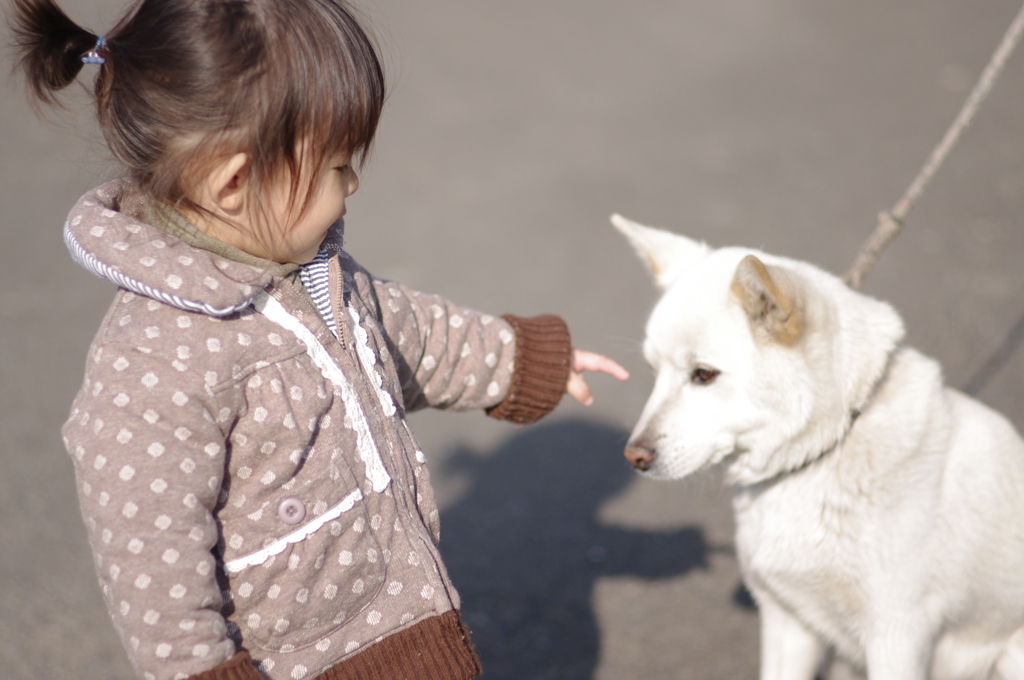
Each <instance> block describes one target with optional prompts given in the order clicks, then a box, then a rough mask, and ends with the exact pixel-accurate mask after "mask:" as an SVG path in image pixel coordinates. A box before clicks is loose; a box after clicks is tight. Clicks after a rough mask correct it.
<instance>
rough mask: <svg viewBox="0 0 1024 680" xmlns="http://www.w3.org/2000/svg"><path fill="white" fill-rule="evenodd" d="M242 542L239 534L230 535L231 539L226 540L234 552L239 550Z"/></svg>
mask: <svg viewBox="0 0 1024 680" xmlns="http://www.w3.org/2000/svg"><path fill="white" fill-rule="evenodd" d="M244 542H245V541H244V539H243V538H242V537H241V536H240V535H239V534H231V538H230V539H228V545H230V546H231V547H232V548H234V549H235V550H238V549H239V548H241V547H242V544H243V543H244Z"/></svg>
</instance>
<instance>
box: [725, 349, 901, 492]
mask: <svg viewBox="0 0 1024 680" xmlns="http://www.w3.org/2000/svg"><path fill="white" fill-rule="evenodd" d="M902 350H903V345H902V344H897V345H895V346H894V347H893V348H892V349H891V350H890V351H889V353H888V355H887V356H886V362H885V364H884V365H883V368H882V372H881V373H880V374H879V375H878V377H877V378H876V379H874V381H873V382H872V383H871V385H870V387H869V389H868V390H867V393H866V395H865V396H864V397H862V399H861V400H860V401H859V403H858V405H857V406H856V407H853V408H851V409H850V410H849V412H848V415H847V419H846V422H845V425H844V427H843V429H842V431H841V432H840V433H839V435H838V436H837V437H836V438H835V439H834V440H833V441H831V443H829V444H827V445H825V447H823V448H821V449H819V450H817V452H816V453H814V454H811V455H810V456H807V457H805V458H803V460H802V461H800V462H799V463H797V464H796V465H794V466H793V467H788V468H784V469H781V470H777V471H775V472H774V473H770V474H769V475H767V476H765V477H762V478H760V479H757V480H754V481H752V482H748V483H744V482H741V481H740V482H738V485H740V486H754V485H758V486H762V485H770V484H772V483H773V482H774V481H777V480H778V479H780V478H781V477H784V476H787V475H792V474H795V473H798V472H800V471H802V470H805V469H807V468H809V467H811V466H812V465H815V464H816V463H819V462H820V461H822V460H823V459H825V458H827V457H828V456H829V455H830V454H833V453H834V452H835V451H836V450H838V449H840V448H841V447H842V444H843V442H844V441H846V439H847V437H849V436H850V432H851V430H852V429H853V426H854V424H856V422H857V420H858V419H859V418H860V417H861V416H862V415H863V414H864V413H865V412H866V411H867V410H868V409H870V408H871V405H872V402H873V401H874V398H876V397H877V396H878V394H879V392H881V391H882V388H883V387H884V386H885V384H886V382H887V381H888V380H889V376H890V375H891V373H892V369H893V365H894V364H895V362H896V357H897V355H898V354H899V353H900V351H902Z"/></svg>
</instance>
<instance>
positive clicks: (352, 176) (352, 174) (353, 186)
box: [348, 169, 359, 196]
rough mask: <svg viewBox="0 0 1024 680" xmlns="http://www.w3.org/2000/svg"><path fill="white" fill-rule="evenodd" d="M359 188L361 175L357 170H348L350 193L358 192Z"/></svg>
mask: <svg viewBox="0 0 1024 680" xmlns="http://www.w3.org/2000/svg"><path fill="white" fill-rule="evenodd" d="M358 188H359V175H357V174H356V171H355V170H351V169H350V170H349V171H348V195H349V196H351V195H352V194H354V193H356V190H357V189H358Z"/></svg>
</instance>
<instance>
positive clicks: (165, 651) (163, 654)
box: [156, 642, 172, 659]
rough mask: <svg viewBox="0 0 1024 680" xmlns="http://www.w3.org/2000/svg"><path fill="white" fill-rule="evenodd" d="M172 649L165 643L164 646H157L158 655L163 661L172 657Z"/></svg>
mask: <svg viewBox="0 0 1024 680" xmlns="http://www.w3.org/2000/svg"><path fill="white" fill-rule="evenodd" d="M171 650H172V647H171V646H170V645H169V644H167V643H166V642H164V643H163V644H160V645H157V648H156V655H157V656H158V657H160V658H161V659H166V658H167V657H169V656H170V655H171Z"/></svg>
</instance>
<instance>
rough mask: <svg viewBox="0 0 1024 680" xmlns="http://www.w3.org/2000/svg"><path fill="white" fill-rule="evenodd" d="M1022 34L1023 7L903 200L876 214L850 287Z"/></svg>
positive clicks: (888, 238)
mask: <svg viewBox="0 0 1024 680" xmlns="http://www.w3.org/2000/svg"><path fill="white" fill-rule="evenodd" d="M1022 33H1024V6H1021V8H1020V11H1019V12H1018V13H1017V16H1016V17H1015V18H1014V20H1013V23H1011V24H1010V28H1009V29H1007V31H1006V34H1005V35H1004V36H1003V40H1002V42H1001V43H999V47H997V48H996V51H995V52H994V53H993V54H992V58H991V59H990V60H989V62H988V66H986V67H985V70H984V71H982V74H981V77H980V78H979V79H978V82H977V84H976V85H975V86H974V89H973V90H971V94H970V95H968V97H967V101H966V102H964V105H963V107H962V108H961V109H960V113H959V114H958V115H957V117H956V119H954V121H953V124H952V125H951V126H950V127H949V129H948V130H946V134H945V136H944V137H943V138H942V141H940V142H939V145H938V146H936V147H935V149H934V150H933V151H932V153H931V156H929V157H928V161H927V162H926V163H925V164H924V167H923V168H921V171H920V172H919V173H918V174H917V177H915V178H914V181H913V182H912V183H911V185H910V187H909V188H908V189H907V191H906V193H904V194H903V197H902V198H900V200H899V201H898V202H897V203H896V205H895V206H894V207H893V208H892V210H884V211H882V212H881V213H880V214H879V215H878V226H876V227H875V231H874V232H873V233H872V234H871V237H870V238H869V239H868V241H867V243H865V244H864V247H863V248H861V251H860V253H858V255H857V258H856V259H855V260H854V262H853V266H852V267H851V268H850V271H849V272H847V274H846V282H847V283H849V284H850V286H852V287H853V288H856V289H860V287H861V285H862V284H863V283H864V277H865V276H867V273H868V270H870V269H871V267H872V266H874V264H875V261H876V260H877V259H878V256H879V255H881V254H882V251H883V250H885V248H886V246H888V245H889V243H891V242H892V240H893V239H895V238H896V236H897V235H898V234H899V233H900V230H901V229H902V228H903V222H904V220H905V219H906V217H907V213H909V212H910V209H911V208H912V207H914V203H916V202H917V199H919V198H920V197H921V194H923V193H924V190H925V187H926V186H928V182H930V181H931V179H932V177H933V176H934V175H935V173H936V172H937V171H938V169H939V167H941V166H942V163H943V161H945V160H946V156H948V155H949V152H950V151H951V150H952V149H953V147H954V146H955V145H956V143H957V142H958V141H959V140H960V137H961V135H963V133H964V130H965V129H967V126H968V125H970V124H971V120H973V118H974V114H976V113H977V112H978V108H979V107H980V106H981V103H982V102H983V101H984V100H985V97H987V96H988V94H989V92H990V91H991V90H992V86H993V85H995V82H996V79H997V78H999V75H1000V73H1002V70H1003V67H1004V66H1005V65H1006V61H1007V60H1008V59H1009V58H1010V55H1011V54H1013V50H1014V48H1015V47H1017V43H1018V42H1020V37H1021V34H1022Z"/></svg>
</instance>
